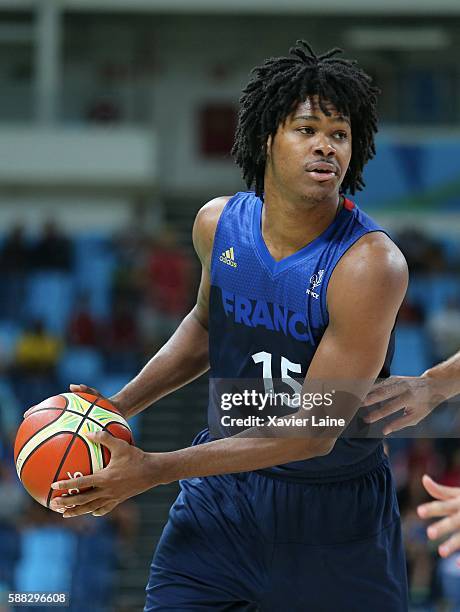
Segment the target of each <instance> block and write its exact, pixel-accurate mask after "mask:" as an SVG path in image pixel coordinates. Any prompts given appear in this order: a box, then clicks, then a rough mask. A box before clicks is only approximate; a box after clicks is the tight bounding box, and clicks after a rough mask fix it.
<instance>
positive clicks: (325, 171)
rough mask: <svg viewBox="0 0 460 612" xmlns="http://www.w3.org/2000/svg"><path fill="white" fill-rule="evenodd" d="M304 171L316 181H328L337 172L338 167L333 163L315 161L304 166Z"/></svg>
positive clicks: (336, 174)
mask: <svg viewBox="0 0 460 612" xmlns="http://www.w3.org/2000/svg"><path fill="white" fill-rule="evenodd" d="M306 172H307V173H308V174H309V175H310V177H311V178H312V179H313V180H314V181H318V182H320V183H323V182H325V181H330V180H331V179H333V178H334V177H336V176H338V174H339V172H338V169H337V168H336V167H335V166H334V165H333V164H329V163H326V162H315V163H313V164H309V165H308V166H307V167H306Z"/></svg>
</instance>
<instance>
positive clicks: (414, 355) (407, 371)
mask: <svg viewBox="0 0 460 612" xmlns="http://www.w3.org/2000/svg"><path fill="white" fill-rule="evenodd" d="M430 365H431V361H430V350H429V343H428V341H427V338H426V336H425V333H424V331H423V329H422V328H421V327H418V326H416V325H398V326H397V327H396V347H395V354H394V358H393V364H392V366H391V372H392V374H396V375H398V376H418V375H419V374H422V372H424V371H425V370H426V369H427V368H428V367H430Z"/></svg>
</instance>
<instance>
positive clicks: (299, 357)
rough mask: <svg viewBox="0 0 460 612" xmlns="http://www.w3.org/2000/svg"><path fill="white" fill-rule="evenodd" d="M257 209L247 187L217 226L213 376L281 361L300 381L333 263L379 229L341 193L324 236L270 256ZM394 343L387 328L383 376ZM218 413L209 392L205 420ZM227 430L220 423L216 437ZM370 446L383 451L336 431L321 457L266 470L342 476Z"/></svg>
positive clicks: (320, 322)
mask: <svg viewBox="0 0 460 612" xmlns="http://www.w3.org/2000/svg"><path fill="white" fill-rule="evenodd" d="M262 208H263V204H262V201H261V200H260V199H259V198H257V197H256V196H255V194H254V193H253V192H240V193H237V194H236V195H234V196H233V197H232V198H231V199H230V200H229V201H228V202H227V204H226V205H225V207H224V209H223V211H222V214H221V216H220V219H219V222H218V224H217V228H216V233H215V238H214V246H213V252H212V259H211V291H210V304H209V307H210V311H209V355H210V378H211V379H239V378H246V379H261V378H262V377H264V378H266V377H267V372H268V370H267V369H265V370H264V367H265V368H269V370H270V371H269V374H268V375H269V376H271V377H272V378H273V379H276V378H278V379H281V378H282V371H281V370H282V363H284V366H285V367H286V364H287V367H288V371H289V375H290V376H291V377H293V378H296V379H300V380H303V378H304V377H305V375H306V373H307V370H308V368H309V365H310V363H311V361H312V359H313V356H314V354H315V351H316V349H317V347H318V345H319V343H320V341H321V338H322V336H323V334H324V331H325V329H326V327H327V325H328V320H329V319H328V311H327V306H326V292H327V287H328V283H329V279H330V277H331V274H332V272H333V270H334V268H335V266H336V265H337V263H338V262H339V260H340V258H341V257H342V256H343V254H344V253H345V252H346V251H347V250H348V249H349V248H350V247H351V246H352V245H353V244H354V243H355V242H356V241H357V240H358V239H359V238H361V237H362V236H364V235H365V234H367V233H369V232H375V231H384V230H383V229H382V228H381V227H380V226H378V225H377V224H376V223H375V222H374V221H373V220H372V219H371V218H370V217H369V216H368V215H366V214H365V213H364V212H363V211H361V210H360V209H359V208H358V207H357V206H355V204H354V203H353V202H351V201H350V200H348V199H345V201H344V206H343V208H342V210H341V211H340V212H339V214H338V215H337V217H336V218H335V219H334V221H333V222H332V223H331V224H330V225H329V227H328V228H327V229H326V230H325V231H324V232H323V233H322V234H320V235H319V236H318V237H317V238H316V239H314V240H313V241H312V242H310V243H309V244H308V245H306V246H305V247H303V248H302V249H300V250H299V251H297V252H296V253H294V254H292V255H290V256H289V257H285V258H284V259H282V260H281V261H276V260H274V259H273V257H272V256H271V254H270V252H269V251H268V249H267V247H266V245H265V242H264V239H263V236H262V230H261V220H262ZM393 345H394V342H393V334H392V337H391V340H390V345H389V348H388V352H387V357H386V360H385V365H384V367H383V370H382V372H381V373H380V376H381V377H387V376H389V366H390V362H391V358H392V354H393ZM331 378H332V376H331ZM217 414H219V417H217V418H216V415H217ZM221 415H222V412H221V411H220V406H216V405H215V399H214V397H213V394H212V393H210V400H209V407H208V420H209V422H210V423H211V422H212V423H216V422H218V421H219V418H220V416H221ZM225 435H226V432H225V431H224V430H223V429H222V431H221V432H220V435H219V436H218V437H224V436H225ZM214 437H217V436H216V435H215V434H214ZM374 452H376V453H379V454H380V453H381V441H380V440H378V439H364V438H360V439H357V438H346V437H341V438H339V439H338V440H337V442H336V444H335V446H334V448H333V450H332V451H331V452H330V453H329V454H328V455H326V456H324V457H317V458H313V459H308V460H304V461H296V462H292V463H288V464H285V465H283V466H276V467H273V468H270V469H269V470H264V472H267V473H271V475H273V476H278V477H288V478H294V479H304V478H305V479H308V478H320V479H321V478H323V477H324V478H327V477H329V476H341V475H344V476H345V475H346V474H351V473H353V470H354V469H355V467H356V465H357V464H359V463H360V462H363V461H364V462H365V461H366V460H368V458H369V457H370V455H371V454H372V453H374Z"/></svg>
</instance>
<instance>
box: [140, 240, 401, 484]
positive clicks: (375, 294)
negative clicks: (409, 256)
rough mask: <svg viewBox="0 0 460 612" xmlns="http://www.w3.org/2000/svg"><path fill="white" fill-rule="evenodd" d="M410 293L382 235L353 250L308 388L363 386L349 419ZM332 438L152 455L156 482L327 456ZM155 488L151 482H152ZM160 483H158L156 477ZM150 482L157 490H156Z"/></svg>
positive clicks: (221, 444) (237, 441) (227, 443)
mask: <svg viewBox="0 0 460 612" xmlns="http://www.w3.org/2000/svg"><path fill="white" fill-rule="evenodd" d="M406 289H407V266H406V263H405V260H404V258H403V257H402V255H401V253H400V251H399V250H398V249H397V247H396V246H395V245H394V244H393V243H392V242H391V241H390V240H389V239H388V238H387V237H386V236H384V235H383V234H380V233H379V234H370V235H368V236H365V237H363V238H362V239H361V240H360V241H358V243H357V244H356V245H354V246H353V247H352V248H351V249H350V250H349V251H348V253H347V254H346V255H345V256H344V257H343V258H342V260H341V262H340V263H339V264H338V265H337V267H336V270H335V271H334V273H333V276H332V278H331V281H330V285H329V291H328V305H329V315H330V323H329V326H328V328H327V330H326V332H325V334H324V336H323V338H322V340H321V342H320V345H319V347H318V350H317V351H316V354H315V357H314V359H313V361H312V363H311V365H310V368H309V370H308V373H307V377H306V380H305V383H304V387H303V391H304V392H307V391H308V389H309V384H311V381H312V380H314V379H315V380H319V379H322V380H325V381H326V380H330V379H334V380H338V379H342V380H344V381H350V380H354V381H359V382H358V383H357V385H355V388H354V396H355V397H354V400H353V402H352V403H351V404H350V403H348V405H347V407H346V410H347V416H348V419H347V421H349V419H350V418H351V417H352V416H353V414H354V413H355V412H356V411H357V410H358V408H359V407H360V405H361V400H362V398H363V397H365V395H366V393H367V392H368V390H369V388H370V386H371V385H372V383H373V381H374V380H375V378H376V376H377V375H378V373H379V372H380V370H381V368H382V366H383V363H384V359H385V355H386V351H387V347H388V342H389V338H390V334H391V330H392V328H393V325H394V322H395V318H396V314H397V311H398V309H399V306H400V304H401V302H402V299H403V297H404V294H405V292H406ZM339 433H340V432H337V434H336V435H335V436H334V437H333V438H326V437H311V436H310V437H308V438H305V437H297V438H284V439H283V438H281V439H280V438H269V437H263V438H261V437H258V438H257V436H258V435H259V431H258V430H253V431H252V434H253V435H254V437H248V436H251V430H249V431H248V432H245V434H244V436H241V435H240V436H234V437H232V438H226V439H223V440H216V441H214V442H210V443H208V444H204V445H201V446H196V447H192V448H187V449H182V450H178V451H174V452H172V453H162V454H158V453H150V454H149V459H148V461H149V464H150V469H151V473H152V474H155V476H153V480H155V479H160V482H171V481H173V480H177V479H179V478H190V477H194V476H208V475H213V474H221V473H231V472H241V471H250V470H255V469H261V468H265V467H269V466H273V465H277V464H282V463H287V462H290V461H296V460H301V459H308V458H311V457H315V456H319V455H324V454H327V453H328V452H329V451H330V450H331V448H332V447H333V445H334V443H335V440H336V438H337V436H338V435H339ZM153 484H155V483H152V485H153ZM156 484H158V480H156ZM152 485H151V486H152Z"/></svg>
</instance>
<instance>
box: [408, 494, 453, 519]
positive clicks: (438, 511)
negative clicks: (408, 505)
mask: <svg viewBox="0 0 460 612" xmlns="http://www.w3.org/2000/svg"><path fill="white" fill-rule="evenodd" d="M458 510H460V497H453V498H451V499H448V500H446V501H435V502H429V503H427V504H422V505H421V506H419V507H418V508H417V513H418V515H419V517H420V518H424V519H425V518H433V517H435V516H447V515H450V514H453V513H454V512H457V511H458Z"/></svg>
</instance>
